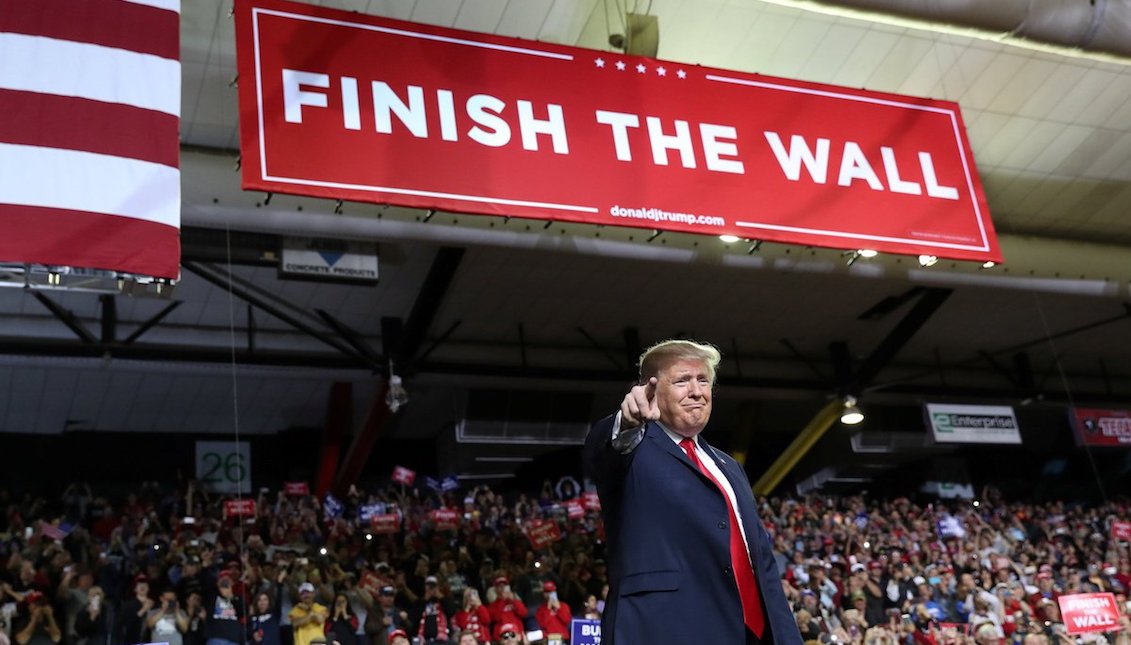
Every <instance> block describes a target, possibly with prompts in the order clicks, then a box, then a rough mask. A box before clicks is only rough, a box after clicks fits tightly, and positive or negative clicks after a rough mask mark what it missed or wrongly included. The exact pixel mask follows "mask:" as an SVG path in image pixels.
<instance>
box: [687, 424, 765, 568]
mask: <svg viewBox="0 0 1131 645" xmlns="http://www.w3.org/2000/svg"><path fill="white" fill-rule="evenodd" d="M699 445H700V446H702V447H703V450H704V451H706V453H707V454H708V455H711V459H714V460H715V463H716V464H717V465H718V466H719V470H720V471H722V473H723V476H724V477H726V478H727V481H728V482H730V488H731V490H733V491H734V497H735V499H736V500H737V502H738V512H739V514H740V515H741V516H742V525H743V529H744V531H745V533H746V546H747V548H748V549H749V550H750V555H751V558H752V560H753V561H754V562H757V561H758V560H757V557H758V541H757V540H756V539H755V538H754V536H755V535H757V534H756V533H754V531H756V530H758V522H757V521H756V518H757V515H756V512H757V509H756V508H755V507H754V505H753V504H749V503H747V500H748V498H747V496H746V495H743V494H742V493H741V491H742V490H743V489H744V488H745V487H746V486H747V484H745V483H743V478H742V477H741V476H740V475H739V474H738V473H736V472H735V471H734V468H733V467H732V466H731V464H730V462H728V461H726V460H724V459H723V458H722V457H720V456H719V453H718V451H716V450H715V449H714V448H712V447H711V446H710V445H709V444H708V443H707V442H706V441H704V440H703V439H702V437H700V439H699ZM736 463H737V462H736ZM756 568H757V567H755V569H756Z"/></svg>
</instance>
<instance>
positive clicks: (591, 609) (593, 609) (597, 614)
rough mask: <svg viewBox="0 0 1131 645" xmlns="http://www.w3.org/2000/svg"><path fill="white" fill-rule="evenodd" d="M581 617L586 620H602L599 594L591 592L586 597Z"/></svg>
mask: <svg viewBox="0 0 1131 645" xmlns="http://www.w3.org/2000/svg"><path fill="white" fill-rule="evenodd" d="M581 617H582V618H584V619H585V620H601V610H600V608H598V607H597V596H594V595H593V594H589V595H588V596H586V597H585V605H584V606H583V607H582V609H581Z"/></svg>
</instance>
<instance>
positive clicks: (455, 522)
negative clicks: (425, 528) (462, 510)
mask: <svg viewBox="0 0 1131 645" xmlns="http://www.w3.org/2000/svg"><path fill="white" fill-rule="evenodd" d="M429 515H430V517H431V518H432V524H433V525H434V526H435V527H436V530H437V531H456V530H459V511H456V510H452V509H450V508H439V509H436V510H434V511H432V512H431V513H430V514H429Z"/></svg>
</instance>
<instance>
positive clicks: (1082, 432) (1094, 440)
mask: <svg viewBox="0 0 1131 645" xmlns="http://www.w3.org/2000/svg"><path fill="white" fill-rule="evenodd" d="M1072 422H1073V423H1072V426H1073V427H1074V428H1075V429H1076V441H1077V443H1079V444H1080V445H1083V446H1100V447H1123V448H1131V410H1098V409H1094V408H1075V409H1073V410H1072Z"/></svg>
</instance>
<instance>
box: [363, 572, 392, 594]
mask: <svg viewBox="0 0 1131 645" xmlns="http://www.w3.org/2000/svg"><path fill="white" fill-rule="evenodd" d="M385 584H386V581H385V580H384V579H383V578H381V576H379V575H377V574H376V573H374V572H372V571H366V572H365V573H363V574H361V580H359V581H358V583H357V586H359V587H361V588H362V589H364V590H366V591H368V592H369V594H370V595H372V596H374V597H376V596H377V594H378V593H380V591H381V587H384V586H385Z"/></svg>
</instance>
